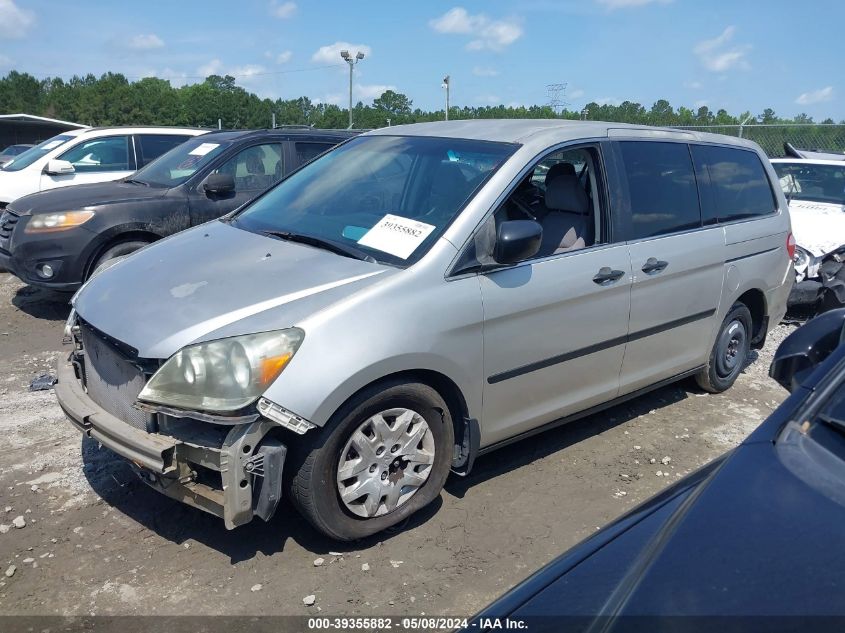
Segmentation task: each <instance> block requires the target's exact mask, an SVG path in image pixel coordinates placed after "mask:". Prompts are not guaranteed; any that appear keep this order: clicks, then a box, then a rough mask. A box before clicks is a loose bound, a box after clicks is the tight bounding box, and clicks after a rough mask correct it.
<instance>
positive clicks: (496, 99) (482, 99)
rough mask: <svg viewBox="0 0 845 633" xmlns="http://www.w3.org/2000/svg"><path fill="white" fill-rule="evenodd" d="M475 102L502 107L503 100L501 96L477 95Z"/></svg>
mask: <svg viewBox="0 0 845 633" xmlns="http://www.w3.org/2000/svg"><path fill="white" fill-rule="evenodd" d="M475 100H476V102H478V103H483V104H485V105H502V98H501V97H500V96H499V95H477V96H476V97H475Z"/></svg>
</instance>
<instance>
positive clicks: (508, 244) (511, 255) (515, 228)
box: [493, 220, 543, 264]
mask: <svg viewBox="0 0 845 633" xmlns="http://www.w3.org/2000/svg"><path fill="white" fill-rule="evenodd" d="M542 239H543V227H542V226H540V224H539V223H538V222H534V221H533V220H509V221H507V222H502V223H501V224H500V225H499V230H498V232H497V233H496V246H495V247H494V248H493V259H495V260H496V263H498V264H516V263H518V262H521V261H525V260H526V259H528V258H529V257H533V256H534V255H536V254H537V251H539V250H540V242H541V241H542Z"/></svg>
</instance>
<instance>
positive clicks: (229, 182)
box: [0, 128, 358, 291]
mask: <svg viewBox="0 0 845 633" xmlns="http://www.w3.org/2000/svg"><path fill="white" fill-rule="evenodd" d="M357 133H358V132H347V131H338V130H314V129H311V128H277V129H273V130H247V131H225V132H223V131H221V132H212V133H209V134H204V135H202V136H199V137H195V138H192V139H190V140H188V141H187V142H185V143H183V144H182V145H179V146H178V147H175V148H174V149H172V150H171V151H169V152H167V153H166V154H164V155H162V156H161V157H159V158H158V159H156V160H154V161H153V162H151V163H150V164H148V165H146V166H145V167H143V168H142V169H140V170H139V171H137V172H135V173H134V174H132V175H131V176H129V177H127V178H124V179H121V180H117V181H113V182H103V183H93V184H87V185H77V186H75V187H64V188H60V189H53V190H49V191H42V192H39V193H34V194H32V195H28V196H24V197H22V198H18V199H17V200H15V201H13V202H12V203H10V204H9V205H8V207H7V208H6V210H5V211H4V212H3V214H2V216H0V268H5V269H6V270H8V271H9V272H11V273H12V274H14V275H15V276H17V277H18V278H20V279H21V280H22V281H24V282H25V283H28V284H30V285H33V286H41V287H46V288H53V289H55V290H63V291H73V290H76V289H77V288H79V286H81V285H82V283H83V282H84V281H85V280H86V279H88V277H90V276H91V273H93V271H94V270H96V269H97V268H98V267H100V266H101V265H103V264H104V263H105V262H107V261H109V260H112V259H115V258H117V257H121V256H124V255H127V254H129V253H131V252H133V251H135V250H137V249H139V248H141V247H143V246H146V245H147V244H149V243H151V242H155V241H156V240H158V239H161V238H163V237H166V236H168V235H172V234H173V233H177V232H178V231H182V230H184V229H187V228H189V227H191V226H194V225H197V224H201V223H203V222H207V221H209V220H213V219H215V218H219V217H221V216H223V215H225V214H227V213H229V212H231V211H233V210H234V209H236V208H237V207H239V206H241V205H242V204H244V203H245V202H248V201H249V200H251V199H252V198H254V197H255V196H257V195H258V194H259V193H261V192H262V191H264V190H265V189H267V188H268V187H270V186H272V185H274V184H276V183H277V182H278V181H279V180H281V179H282V178H283V177H284V176H286V175H287V174H289V173H291V172H292V171H294V170H295V169H297V168H298V167H300V166H301V165H303V164H304V163H306V162H308V161H309V160H311V159H312V158H314V157H315V156H317V155H319V154H322V153H323V152H325V151H327V150H329V149H331V148H332V147H334V146H335V145H336V144H338V143H340V142H342V141H344V140H346V139H348V138H350V137H351V136H354V135H355V134H357Z"/></svg>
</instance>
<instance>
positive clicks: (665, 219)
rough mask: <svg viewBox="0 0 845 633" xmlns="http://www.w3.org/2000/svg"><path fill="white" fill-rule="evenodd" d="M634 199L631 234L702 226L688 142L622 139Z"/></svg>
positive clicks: (654, 234)
mask: <svg viewBox="0 0 845 633" xmlns="http://www.w3.org/2000/svg"><path fill="white" fill-rule="evenodd" d="M619 146H620V147H621V149H622V160H623V162H624V164H625V175H626V176H627V178H628V191H629V194H630V201H631V238H632V239H639V238H644V237H654V236H657V235H664V234H666V233H674V232H676V231H685V230H687V229H694V228H696V227H699V226H701V209H700V208H699V204H698V189H697V187H696V183H695V173H694V171H693V167H692V159H691V158H690V153H689V149H688V147H687V145H686V143H659V142H651V141H622V142H620V143H619Z"/></svg>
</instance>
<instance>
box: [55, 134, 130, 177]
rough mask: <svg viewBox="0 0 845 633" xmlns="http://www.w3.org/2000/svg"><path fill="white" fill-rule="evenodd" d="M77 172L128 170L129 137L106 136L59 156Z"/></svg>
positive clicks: (81, 144) (84, 143)
mask: <svg viewBox="0 0 845 633" xmlns="http://www.w3.org/2000/svg"><path fill="white" fill-rule="evenodd" d="M58 158H59V159H60V160H66V161H68V162H69V163H70V164H71V165H73V168H74V170H75V171H77V172H101V171H128V170H129V169H131V167H130V166H129V137H128V136H106V137H100V138H95V139H91V140H90V141H85V142H83V143H80V144H79V145H77V146H76V147H72V148H70V149H69V150H68V151H66V152H65V153H64V154H62V155H60V156H59V157H58Z"/></svg>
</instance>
